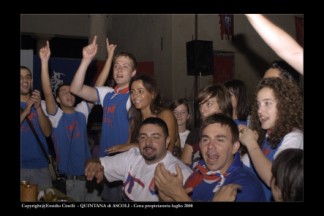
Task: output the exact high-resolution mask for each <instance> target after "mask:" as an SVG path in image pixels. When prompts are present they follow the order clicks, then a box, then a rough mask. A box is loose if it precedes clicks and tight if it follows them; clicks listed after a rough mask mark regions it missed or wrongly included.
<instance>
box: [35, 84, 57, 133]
mask: <svg viewBox="0 0 324 216" xmlns="http://www.w3.org/2000/svg"><path fill="white" fill-rule="evenodd" d="M31 100H32V101H33V104H34V107H35V109H36V112H37V117H38V123H39V126H40V128H41V130H42V132H43V134H44V135H45V136H46V137H49V136H50V135H51V132H52V125H51V122H50V120H49V119H48V117H47V116H46V115H45V113H44V111H43V109H42V107H41V96H40V92H39V91H38V90H34V91H33V94H32V96H31Z"/></svg>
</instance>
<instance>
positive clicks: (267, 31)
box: [246, 14, 304, 74]
mask: <svg viewBox="0 0 324 216" xmlns="http://www.w3.org/2000/svg"><path fill="white" fill-rule="evenodd" d="M246 17H247V18H248V20H249V22H250V23H251V25H252V26H253V28H254V29H255V30H256V31H257V33H258V34H259V35H260V36H261V38H262V39H263V40H264V41H265V42H266V43H267V44H268V45H269V46H270V48H271V49H273V51H274V52H275V53H276V54H277V55H278V56H279V57H280V58H282V59H283V60H285V61H286V62H287V63H289V64H290V65H291V66H292V67H293V68H295V69H296V70H297V71H298V72H299V73H301V74H304V49H303V48H302V47H301V46H300V45H299V44H298V43H297V42H296V40H295V39H294V38H293V37H291V36H290V35H289V34H288V33H287V32H285V31H284V30H282V29H281V28H279V27H278V26H276V25H275V24H273V23H272V22H271V21H270V20H268V19H267V18H266V17H265V16H263V15H261V14H246Z"/></svg>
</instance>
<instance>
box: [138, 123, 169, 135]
mask: <svg viewBox="0 0 324 216" xmlns="http://www.w3.org/2000/svg"><path fill="white" fill-rule="evenodd" d="M140 133H144V134H151V133H159V134H163V130H162V128H161V127H160V126H158V125H156V124H145V125H143V126H142V127H141V129H140Z"/></svg>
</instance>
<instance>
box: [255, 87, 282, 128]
mask: <svg viewBox="0 0 324 216" xmlns="http://www.w3.org/2000/svg"><path fill="white" fill-rule="evenodd" d="M257 102H258V116H259V120H260V122H261V127H262V129H264V130H269V129H272V128H274V126H275V123H276V120H277V113H278V109H277V99H276V98H275V95H274V92H273V90H272V89H271V88H268V87H265V88H262V89H260V90H259V92H258V94H257Z"/></svg>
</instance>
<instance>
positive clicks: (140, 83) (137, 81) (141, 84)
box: [131, 80, 145, 88]
mask: <svg viewBox="0 0 324 216" xmlns="http://www.w3.org/2000/svg"><path fill="white" fill-rule="evenodd" d="M134 87H137V88H141V87H142V88H145V87H144V85H143V80H135V81H134V82H133V83H132V86H131V88H134Z"/></svg>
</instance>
